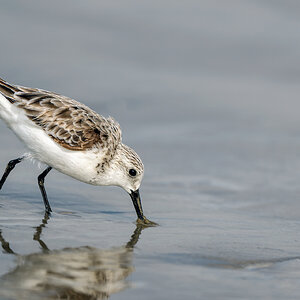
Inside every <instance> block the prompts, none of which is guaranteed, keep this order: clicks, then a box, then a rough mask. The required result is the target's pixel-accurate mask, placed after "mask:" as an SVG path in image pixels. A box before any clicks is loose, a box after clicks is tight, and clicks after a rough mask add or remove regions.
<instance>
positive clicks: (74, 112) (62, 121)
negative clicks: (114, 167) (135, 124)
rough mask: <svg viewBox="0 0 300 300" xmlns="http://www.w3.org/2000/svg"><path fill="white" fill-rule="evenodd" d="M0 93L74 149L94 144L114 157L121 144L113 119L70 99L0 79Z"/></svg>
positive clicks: (67, 146)
mask: <svg viewBox="0 0 300 300" xmlns="http://www.w3.org/2000/svg"><path fill="white" fill-rule="evenodd" d="M0 92H1V93H2V94H3V95H4V96H5V97H6V98H7V99H8V100H9V101H10V102H11V103H13V104H14V105H16V106H18V107H19V108H21V109H23V110H24V112H25V114H26V116H27V117H28V118H29V119H30V120H32V121H33V122H34V123H35V124H36V125H37V126H40V127H41V128H42V129H43V130H44V131H45V132H46V133H47V134H48V135H49V136H50V137H51V138H52V139H53V140H54V141H55V142H57V143H58V144H60V145H61V146H62V147H64V148H66V149H70V150H74V151H83V150H89V149H92V148H94V147H101V148H103V149H106V151H107V155H108V156H113V155H114V153H115V151H116V148H117V146H118V145H119V143H121V140H122V136H121V129H120V126H119V124H118V123H117V122H116V121H115V120H113V119H112V118H110V117H109V118H104V117H102V116H101V115H99V114H97V113H96V112H95V111H93V110H92V109H90V108H89V107H87V106H85V105H83V104H81V103H80V102H77V101H75V100H73V99H71V98H68V97H65V96H62V95H59V94H56V93H52V92H48V91H44V90H40V89H33V88H26V87H21V86H14V85H11V84H8V83H7V82H5V81H4V80H2V79H0Z"/></svg>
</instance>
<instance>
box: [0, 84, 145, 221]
mask: <svg viewBox="0 0 300 300" xmlns="http://www.w3.org/2000/svg"><path fill="white" fill-rule="evenodd" d="M0 118H1V119H2V120H3V121H4V122H5V123H6V125H7V126H8V127H9V128H10V129H11V130H12V131H13V132H14V133H15V134H16V135H17V137H19V139H20V140H21V141H23V143H24V144H25V145H26V146H27V148H28V150H29V154H26V155H23V156H21V157H19V158H16V159H13V160H11V161H10V162H9V163H8V165H7V167H6V170H5V172H4V174H3V176H2V179H1V180H0V189H1V188H2V186H3V184H4V182H5V180H6V178H7V176H8V175H9V173H10V172H11V171H12V170H13V169H14V167H15V166H16V164H18V163H20V162H21V161H22V160H23V159H24V158H27V157H30V158H32V159H35V160H38V161H40V162H42V163H44V164H46V165H47V168H46V169H45V170H44V171H43V172H42V173H41V174H40V175H39V176H38V185H39V188H40V190H41V194H42V197H43V201H44V204H45V210H46V212H48V213H50V212H51V211H52V210H51V207H50V204H49V201H48V197H47V194H46V190H45V186H44V181H45V177H46V176H47V174H48V173H49V172H50V171H51V169H52V168H54V169H56V170H57V171H59V172H61V173H63V174H66V175H69V176H71V177H73V178H75V179H77V180H80V181H82V182H85V183H88V184H92V185H114V186H120V187H122V188H123V189H124V190H125V191H126V192H127V193H128V194H129V195H130V197H131V199H132V202H133V205H134V208H135V210H136V213H137V216H138V221H139V222H142V223H143V222H144V223H149V222H150V221H148V220H147V218H146V217H145V216H144V214H143V209H142V205H141V198H140V193H139V187H140V184H141V181H142V178H143V174H144V166H143V163H142V161H141V159H140V158H139V156H138V155H137V153H136V152H135V151H134V150H133V149H131V148H130V147H128V146H126V145H125V144H123V143H122V135H121V128H120V125H119V124H118V123H117V122H116V121H115V120H114V119H113V118H111V117H109V118H104V117H103V116H101V115H99V114H98V113H96V112H95V111H93V110H92V109H90V108H89V107H87V106H85V105H84V104H81V103H80V102H77V101H75V100H73V99H71V98H68V97H66V96H63V95H60V94H57V93H53V92H49V91H45V90H41V89H36V88H27V87H22V86H18V85H12V84H9V83H7V82H6V81H4V80H3V79H0Z"/></svg>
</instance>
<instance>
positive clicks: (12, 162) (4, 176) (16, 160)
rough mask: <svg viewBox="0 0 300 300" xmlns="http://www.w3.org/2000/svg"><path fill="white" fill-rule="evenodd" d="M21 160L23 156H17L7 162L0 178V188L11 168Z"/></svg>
mask: <svg viewBox="0 0 300 300" xmlns="http://www.w3.org/2000/svg"><path fill="white" fill-rule="evenodd" d="M22 160H23V157H20V158H17V159H13V160H11V161H10V162H9V163H8V164H7V167H6V169H5V171H4V174H3V176H2V178H1V180H0V190H1V189H2V186H3V184H4V182H5V180H6V178H7V177H8V175H9V173H10V172H11V171H12V170H13V168H14V167H15V166H16V164H18V163H20V162H21V161H22Z"/></svg>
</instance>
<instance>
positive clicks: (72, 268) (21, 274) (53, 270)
mask: <svg viewBox="0 0 300 300" xmlns="http://www.w3.org/2000/svg"><path fill="white" fill-rule="evenodd" d="M48 220H49V216H48V215H47V214H45V217H44V219H43V221H42V223H41V225H40V226H38V227H36V231H35V233H34V236H33V239H34V240H35V241H37V242H38V243H39V244H40V245H41V247H42V250H43V251H42V252H41V253H35V254H29V255H18V254H16V253H15V252H14V251H13V250H12V249H11V248H10V245H9V243H8V242H7V241H6V240H5V239H4V237H3V235H2V232H1V231H0V242H1V245H2V248H3V250H4V251H5V252H6V253H9V254H13V255H16V256H17V258H18V266H17V267H16V268H15V269H14V270H13V271H11V272H9V273H7V274H5V275H3V276H2V277H1V279H0V296H1V297H6V298H7V299H24V300H25V299H30V300H34V299H76V300H79V299H80V300H83V299H97V300H98V299H108V298H109V296H110V295H111V294H113V293H117V292H119V291H121V290H123V289H125V288H127V287H128V286H129V283H128V282H127V281H126V278H127V277H128V275H129V274H131V273H132V272H133V270H134V268H133V266H132V256H133V248H134V246H135V245H136V243H137V241H138V239H139V236H140V234H141V232H142V230H143V228H145V227H143V226H141V225H137V227H136V228H135V230H134V232H133V234H132V236H131V238H130V240H129V242H128V243H127V244H126V245H124V246H121V247H116V248H111V249H107V250H102V249H97V248H93V247H89V246H86V247H79V248H65V249H62V250H49V249H48V247H47V245H46V244H45V243H44V242H43V241H42V240H41V233H42V230H43V228H44V227H45V226H46V224H47V222H48ZM1 299H2V298H1Z"/></svg>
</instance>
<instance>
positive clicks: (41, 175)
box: [38, 167, 52, 213]
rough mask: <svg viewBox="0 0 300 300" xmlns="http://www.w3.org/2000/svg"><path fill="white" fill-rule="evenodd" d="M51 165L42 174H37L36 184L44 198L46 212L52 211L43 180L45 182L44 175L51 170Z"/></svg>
mask: <svg viewBox="0 0 300 300" xmlns="http://www.w3.org/2000/svg"><path fill="white" fill-rule="evenodd" d="M51 169H52V167H48V168H47V169H46V170H45V171H44V172H43V173H42V174H40V175H39V177H38V184H39V187H40V190H41V193H42V196H43V200H44V204H45V210H46V212H47V213H50V212H51V211H52V209H51V207H50V204H49V202H48V197H47V193H46V190H45V187H44V182H45V177H46V176H47V174H48V173H49V172H50V171H51Z"/></svg>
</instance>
